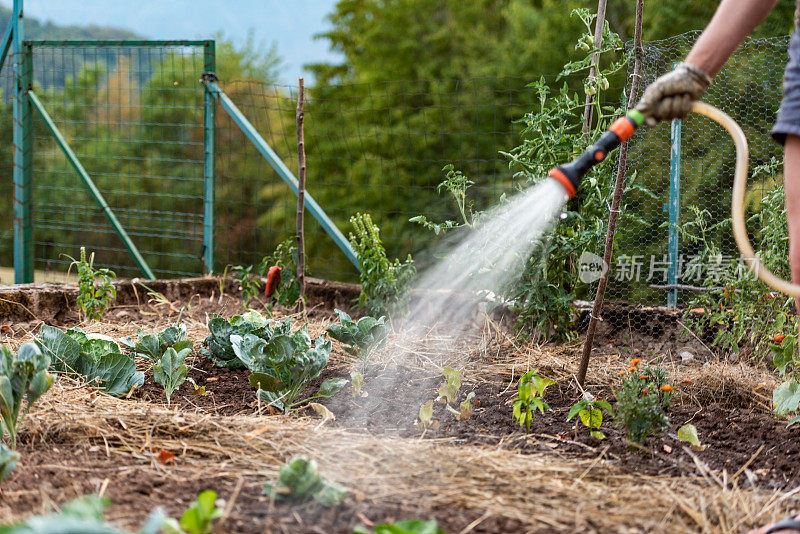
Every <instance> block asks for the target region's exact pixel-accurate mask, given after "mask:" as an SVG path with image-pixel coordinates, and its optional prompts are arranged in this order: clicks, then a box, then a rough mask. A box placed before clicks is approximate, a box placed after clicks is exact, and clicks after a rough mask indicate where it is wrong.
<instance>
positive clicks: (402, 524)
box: [353, 519, 447, 534]
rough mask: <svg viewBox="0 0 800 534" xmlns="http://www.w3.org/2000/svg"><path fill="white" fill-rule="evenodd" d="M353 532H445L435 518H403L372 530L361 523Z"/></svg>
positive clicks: (366, 533) (441, 533) (379, 533)
mask: <svg viewBox="0 0 800 534" xmlns="http://www.w3.org/2000/svg"><path fill="white" fill-rule="evenodd" d="M353 534H447V533H446V532H445V531H444V530H442V529H440V528H439V524H438V523H437V522H436V520H435V519H431V520H430V521H422V520H420V519H405V520H403V521H398V522H396V523H384V524H382V525H375V527H374V528H373V529H372V530H367V529H366V528H364V527H362V526H361V525H359V526H357V527H356V528H355V529H353Z"/></svg>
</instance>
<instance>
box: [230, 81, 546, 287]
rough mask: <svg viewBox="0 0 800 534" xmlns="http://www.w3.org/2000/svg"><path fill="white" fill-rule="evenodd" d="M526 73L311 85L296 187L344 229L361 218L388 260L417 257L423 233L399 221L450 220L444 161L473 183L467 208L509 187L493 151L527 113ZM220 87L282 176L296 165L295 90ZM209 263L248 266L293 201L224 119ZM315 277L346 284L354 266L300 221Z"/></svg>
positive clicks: (291, 214)
mask: <svg viewBox="0 0 800 534" xmlns="http://www.w3.org/2000/svg"><path fill="white" fill-rule="evenodd" d="M530 81H532V79H531V78H525V77H509V78H500V79H498V78H484V79H472V80H469V81H466V82H465V81H442V80H434V81H413V82H409V81H398V82H385V83H375V84H359V85H337V86H333V87H330V86H329V87H323V88H314V87H312V88H310V89H309V90H308V92H307V95H308V96H307V100H308V101H307V103H306V106H305V127H304V131H305V147H306V154H307V166H308V170H307V190H308V192H309V193H310V194H311V195H312V196H313V197H314V198H315V199H316V200H317V202H319V204H320V205H321V206H322V207H323V209H325V211H326V212H327V214H328V215H329V216H330V217H331V218H332V219H333V221H334V222H335V223H336V224H337V225H338V226H339V228H340V229H342V230H343V231H345V233H346V232H347V230H348V229H349V227H350V224H349V218H350V217H351V216H352V215H354V214H355V213H357V212H369V213H371V214H372V215H373V219H374V220H375V222H376V223H377V224H378V225H379V226H380V228H381V230H382V237H383V239H384V244H385V246H386V248H387V253H388V254H389V256H390V257H393V256H397V257H401V258H402V257H405V256H406V255H407V254H409V253H411V254H413V255H414V256H415V257H416V258H418V259H420V258H421V259H422V261H424V255H420V254H421V253H422V252H423V251H424V250H425V248H426V245H427V244H429V243H430V241H431V234H430V232H429V231H428V230H425V229H424V228H422V227H420V226H418V225H414V224H413V223H410V222H409V218H411V217H413V216H416V215H420V214H426V215H429V216H432V217H433V218H442V219H443V218H446V217H449V218H454V217H455V215H456V213H454V209H455V208H454V205H453V204H452V203H451V202H449V201H447V200H446V198H445V197H444V196H443V195H440V194H439V193H438V192H437V189H436V188H437V185H438V184H439V183H440V182H441V181H442V180H443V176H444V173H443V172H442V168H443V167H444V166H445V165H447V164H449V163H452V164H454V165H455V166H456V167H457V168H459V169H461V170H462V171H463V172H464V173H465V174H466V175H467V176H469V178H470V179H471V180H473V181H474V182H475V183H476V185H475V187H474V189H473V191H475V195H474V198H475V201H476V204H477V206H478V207H480V208H483V207H486V205H488V204H491V203H494V202H496V200H497V199H498V198H499V197H500V195H501V193H502V192H504V191H509V190H510V189H511V187H512V186H513V183H514V180H513V177H512V175H511V172H510V171H509V170H508V164H507V162H506V161H505V160H504V158H502V157H501V156H499V151H501V150H505V149H507V148H508V147H510V146H513V144H514V143H516V142H518V141H519V139H518V137H519V130H520V125H518V124H516V123H515V122H514V121H515V119H517V118H519V117H521V116H522V114H523V113H524V112H525V111H526V110H528V109H530V106H531V105H532V98H534V95H533V94H532V91H530V90H529V88H528V87H527V85H528V83H529V82H530ZM222 85H223V89H224V90H225V92H226V93H227V94H228V95H229V96H230V97H231V98H232V99H233V100H234V102H236V104H237V106H238V107H239V108H240V109H241V110H242V112H243V113H244V114H245V115H246V116H247V117H248V118H249V119H250V121H251V122H252V123H253V124H254V125H255V126H256V128H257V129H258V130H259V131H260V132H261V133H262V135H264V137H265V138H266V140H267V142H268V143H269V144H270V145H271V146H272V147H273V149H274V150H275V151H276V152H278V154H279V155H280V156H281V158H283V160H284V161H285V162H286V164H287V165H288V166H289V167H290V169H292V171H293V172H296V170H297V149H296V142H295V140H296V137H295V136H296V130H295V128H296V127H295V106H296V90H295V87H275V86H270V85H266V84H262V83H257V82H233V83H227V84H225V83H223V84H222ZM217 130H218V133H217V141H218V158H217V200H216V206H217V207H216V209H217V223H218V235H219V236H220V237H219V238H218V241H219V244H218V246H217V256H218V258H219V261H218V265H217V267H218V268H219V267H221V266H224V265H225V264H227V263H237V262H243V263H246V264H252V263H256V262H257V261H258V260H259V259H260V258H261V257H263V256H264V255H265V254H267V253H269V252H270V251H271V250H273V249H274V248H275V246H276V245H277V244H278V243H279V242H280V241H282V240H284V239H287V238H289V237H291V236H293V235H294V231H295V209H296V200H295V197H294V195H293V194H292V193H291V192H290V191H289V189H288V188H287V187H286V186H285V185H284V184H283V182H281V181H280V179H279V178H278V177H277V175H276V174H275V173H274V172H273V171H272V169H271V168H270V167H269V165H268V163H267V162H266V161H265V160H264V159H263V158H262V157H261V156H260V155H259V154H258V153H257V152H256V150H255V149H254V148H253V147H252V146H251V145H250V144H249V142H248V141H247V140H246V139H245V138H244V135H243V134H242V133H241V132H240V131H239V130H238V128H237V127H236V126H235V125H234V124H233V123H232V121H231V120H230V119H229V118H228V117H226V116H224V115H223V116H218V122H217ZM306 233H307V237H306V248H307V257H308V260H309V262H310V263H309V268H310V270H311V273H312V274H314V275H315V276H322V277H327V278H335V279H345V280H347V279H354V278H355V276H356V273H357V271H356V270H355V269H354V267H353V266H352V265H351V264H350V263H349V262H348V261H347V259H346V258H345V256H344V254H343V253H342V252H341V251H339V250H338V249H337V248H336V247H335V246H334V245H333V243H332V242H331V240H330V238H328V237H327V236H326V235H325V234H324V233H323V231H322V229H321V227H320V226H319V225H318V224H316V223H315V222H311V219H310V218H309V223H307V225H306Z"/></svg>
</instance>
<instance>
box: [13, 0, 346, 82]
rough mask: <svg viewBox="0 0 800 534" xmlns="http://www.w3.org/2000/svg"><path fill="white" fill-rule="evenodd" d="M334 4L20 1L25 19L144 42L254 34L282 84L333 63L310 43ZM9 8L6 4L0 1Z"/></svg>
mask: <svg viewBox="0 0 800 534" xmlns="http://www.w3.org/2000/svg"><path fill="white" fill-rule="evenodd" d="M335 3H336V0H134V1H122V0H25V7H24V9H25V14H26V15H28V16H30V17H34V18H37V19H39V20H41V21H42V22H46V21H47V20H50V21H52V22H54V23H56V24H60V25H89V24H95V25H98V26H114V27H118V28H124V29H128V30H132V31H134V32H136V33H138V34H139V35H141V36H142V37H145V38H150V39H207V38H209V37H213V36H214V35H215V34H217V33H219V32H222V33H223V35H224V36H225V37H226V38H228V39H231V40H232V41H233V42H234V43H235V44H241V43H243V42H244V40H245V38H246V36H247V32H248V31H249V30H251V29H252V30H253V31H254V36H255V40H256V43H258V44H261V43H264V44H265V45H269V44H270V43H271V42H273V41H276V42H277V43H278V53H279V54H280V56H281V58H282V59H283V69H282V72H281V78H282V81H283V82H285V83H290V82H293V81H296V80H297V78H298V77H299V76H301V75H302V74H307V73H303V70H302V65H303V64H306V63H316V62H319V61H326V60H331V61H337V60H338V58H337V56H336V55H335V54H333V53H332V52H330V51H329V50H328V46H327V42H326V41H324V40H314V39H313V38H312V37H313V35H314V34H316V33H319V32H322V31H325V30H326V29H328V28H329V27H330V23H328V22H327V21H326V20H325V16H326V15H327V14H328V13H329V12H331V11H332V10H333V6H334V4H335ZM0 4H3V5H5V6H7V7H10V6H11V4H12V0H0Z"/></svg>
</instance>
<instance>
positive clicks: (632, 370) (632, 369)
mask: <svg viewBox="0 0 800 534" xmlns="http://www.w3.org/2000/svg"><path fill="white" fill-rule="evenodd" d="M635 370H636V367H631V368H630V369H628V372H629V373H632V372H634V371H635Z"/></svg>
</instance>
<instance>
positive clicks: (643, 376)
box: [639, 375, 647, 380]
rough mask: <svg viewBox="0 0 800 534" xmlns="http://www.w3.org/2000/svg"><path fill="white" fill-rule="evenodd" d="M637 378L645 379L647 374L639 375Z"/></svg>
mask: <svg viewBox="0 0 800 534" xmlns="http://www.w3.org/2000/svg"><path fill="white" fill-rule="evenodd" d="M639 378H640V379H642V380H647V375H639Z"/></svg>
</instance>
